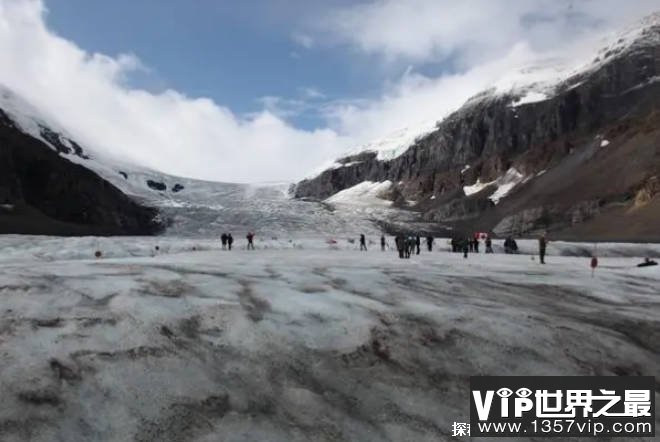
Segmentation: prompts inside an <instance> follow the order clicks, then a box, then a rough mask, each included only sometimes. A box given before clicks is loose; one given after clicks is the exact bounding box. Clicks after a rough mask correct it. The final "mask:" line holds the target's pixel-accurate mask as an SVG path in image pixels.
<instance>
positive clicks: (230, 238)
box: [227, 233, 234, 250]
mask: <svg viewBox="0 0 660 442" xmlns="http://www.w3.org/2000/svg"><path fill="white" fill-rule="evenodd" d="M232 244H234V237H233V236H231V233H228V234H227V248H228V249H229V250H231V245H232Z"/></svg>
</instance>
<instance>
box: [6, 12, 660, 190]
mask: <svg viewBox="0 0 660 442" xmlns="http://www.w3.org/2000/svg"><path fill="white" fill-rule="evenodd" d="M658 9H660V0H627V1H625V2H622V1H620V0H465V1H455V0H323V1H321V0H318V1H315V0H243V1H238V0H236V1H235V0H113V1H107V0H0V53H2V54H3V63H2V64H0V84H1V85H4V86H5V87H8V88H9V89H11V90H13V91H14V92H15V93H17V94H18V95H20V96H22V97H23V98H24V99H25V100H27V101H28V102H30V103H32V105H33V106H34V107H36V108H38V109H40V111H41V112H43V113H44V115H47V116H49V117H52V118H54V119H56V120H57V122H58V123H59V125H60V126H62V127H64V128H66V129H67V131H68V132H69V134H70V135H71V136H73V137H74V138H75V139H76V140H77V141H78V142H79V143H81V144H83V145H84V146H86V147H87V149H88V151H92V152H95V153H96V155H97V156H98V157H99V158H100V157H112V158H114V159H121V160H122V161H125V162H130V163H135V164H138V165H141V166H144V167H149V168H153V169H157V170H160V171H163V172H166V173H170V174H174V175H181V176H187V177H194V178H200V179H208V180H217V181H235V182H263V181H289V182H290V181H295V180H298V179H301V178H303V177H305V176H308V175H309V174H310V173H312V171H314V170H316V169H318V168H319V166H322V165H324V164H327V163H330V164H331V163H332V161H333V160H334V159H336V158H337V157H338V156H340V155H342V154H344V153H345V152H347V151H352V150H354V149H356V148H359V147H360V146H362V145H363V144H364V143H368V142H372V141H374V140H378V139H380V138H382V137H384V136H385V137H386V136H388V135H390V134H391V133H394V132H397V131H399V130H400V129H402V128H408V129H409V131H408V133H413V134H414V133H415V131H416V130H420V129H421V128H427V127H429V122H430V123H431V124H433V123H434V122H436V121H438V120H441V119H442V118H444V117H445V116H446V115H448V114H449V113H450V112H452V111H454V110H456V109H457V108H459V107H460V106H461V105H462V104H463V103H464V102H465V101H466V100H467V99H469V98H470V97H471V96H473V95H475V94H477V93H479V92H481V91H483V90H485V89H489V88H492V87H493V86H495V85H497V87H498V90H502V91H504V92H506V91H507V90H508V91H511V90H513V89H515V88H518V87H520V84H521V82H522V83H524V82H525V81H527V82H528V81H529V78H528V77H529V76H527V77H525V76H524V75H521V72H522V69H523V68H528V67H530V66H539V65H541V66H545V70H540V71H539V70H536V71H535V72H536V73H537V74H538V72H543V73H545V74H548V75H547V76H546V77H544V78H541V79H537V80H539V81H549V80H552V77H553V72H555V71H556V69H555V67H556V66H561V67H563V68H567V67H570V66H569V65H570V64H580V63H583V62H585V61H589V60H593V58H594V54H595V51H596V50H597V49H598V48H599V47H601V46H602V44H603V40H602V38H603V37H605V36H607V35H610V37H611V36H616V35H618V32H620V31H621V29H623V28H626V27H627V26H630V25H631V24H634V23H636V21H637V20H639V19H640V18H641V17H643V16H645V15H647V14H649V13H650V12H653V11H656V10H658ZM548 67H549V69H548ZM507 88H508V89H507Z"/></svg>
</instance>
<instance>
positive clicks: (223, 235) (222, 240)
mask: <svg viewBox="0 0 660 442" xmlns="http://www.w3.org/2000/svg"><path fill="white" fill-rule="evenodd" d="M220 242H222V250H225V249H226V248H227V234H226V233H223V234H222V235H221V236H220Z"/></svg>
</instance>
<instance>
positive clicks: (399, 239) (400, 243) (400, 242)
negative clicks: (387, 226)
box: [394, 235, 405, 259]
mask: <svg viewBox="0 0 660 442" xmlns="http://www.w3.org/2000/svg"><path fill="white" fill-rule="evenodd" d="M394 243H395V244H396V250H397V252H399V258H401V259H403V258H404V248H405V240H404V238H403V236H402V235H397V236H396V237H395V238H394Z"/></svg>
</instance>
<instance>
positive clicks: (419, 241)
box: [415, 235, 422, 255]
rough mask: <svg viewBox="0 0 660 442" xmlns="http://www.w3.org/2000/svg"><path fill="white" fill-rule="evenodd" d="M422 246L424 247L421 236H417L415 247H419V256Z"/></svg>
mask: <svg viewBox="0 0 660 442" xmlns="http://www.w3.org/2000/svg"><path fill="white" fill-rule="evenodd" d="M421 245H422V238H420V237H419V235H417V237H416V238H415V247H417V254H418V255H419V252H420V249H419V248H420V246H421Z"/></svg>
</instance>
